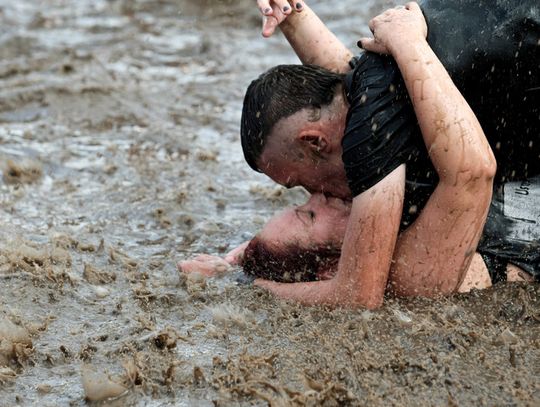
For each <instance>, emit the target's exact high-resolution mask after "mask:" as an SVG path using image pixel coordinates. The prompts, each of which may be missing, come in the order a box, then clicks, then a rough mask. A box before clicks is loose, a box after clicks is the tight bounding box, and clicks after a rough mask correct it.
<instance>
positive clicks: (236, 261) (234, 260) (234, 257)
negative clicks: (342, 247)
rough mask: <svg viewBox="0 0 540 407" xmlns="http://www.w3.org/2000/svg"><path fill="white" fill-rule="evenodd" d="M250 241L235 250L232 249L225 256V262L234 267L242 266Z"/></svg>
mask: <svg viewBox="0 0 540 407" xmlns="http://www.w3.org/2000/svg"><path fill="white" fill-rule="evenodd" d="M249 242H250V240H248V241H247V242H244V243H242V244H241V245H240V246H238V247H237V248H235V249H232V250H231V251H230V252H229V253H227V254H226V255H225V261H226V262H227V263H229V264H230V265H232V266H240V265H242V259H243V258H244V251H245V250H246V247H248V245H249Z"/></svg>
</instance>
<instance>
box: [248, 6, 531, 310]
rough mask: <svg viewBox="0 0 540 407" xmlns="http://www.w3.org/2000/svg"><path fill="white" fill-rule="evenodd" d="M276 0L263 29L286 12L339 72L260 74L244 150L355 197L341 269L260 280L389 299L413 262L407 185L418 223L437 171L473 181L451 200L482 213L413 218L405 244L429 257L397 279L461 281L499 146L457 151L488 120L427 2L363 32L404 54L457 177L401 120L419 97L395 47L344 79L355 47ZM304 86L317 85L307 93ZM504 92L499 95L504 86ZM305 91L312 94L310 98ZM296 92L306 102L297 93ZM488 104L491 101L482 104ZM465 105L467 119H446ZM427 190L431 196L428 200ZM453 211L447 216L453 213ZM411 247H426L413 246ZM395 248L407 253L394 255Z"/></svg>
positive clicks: (324, 294) (311, 298)
mask: <svg viewBox="0 0 540 407" xmlns="http://www.w3.org/2000/svg"><path fill="white" fill-rule="evenodd" d="M469 3H471V2H469ZM267 4H268V3H265V1H264V0H261V1H259V5H260V6H261V9H262V10H263V12H264V13H265V14H266V16H267V21H266V24H265V27H264V28H263V34H264V35H269V34H271V31H272V29H273V28H275V26H276V25H277V24H278V23H280V22H282V25H281V28H282V31H283V32H284V34H285V35H286V37H287V39H288V40H289V42H290V43H291V45H292V46H293V48H294V49H295V51H296V52H297V54H298V55H299V57H300V59H301V60H302V62H304V63H315V64H317V65H320V66H323V67H326V68H330V69H332V70H333V71H334V72H329V71H326V70H318V69H317V68H313V67H306V68H299V69H293V70H289V69H284V68H279V67H278V68H276V69H275V70H273V71H271V72H270V73H269V74H267V75H266V77H265V76H263V77H262V78H260V79H259V81H258V82H255V83H254V84H252V85H251V86H250V88H249V89H248V92H247V94H246V100H245V102H244V112H243V120H242V141H243V148H244V153H245V155H246V159H247V161H248V163H250V165H251V166H252V167H253V168H255V169H256V170H259V171H262V172H264V173H266V174H267V175H269V176H270V177H271V178H272V179H274V180H275V181H277V182H279V183H281V184H283V185H286V186H295V185H302V186H304V187H305V188H306V189H308V190H309V191H312V192H316V191H319V192H323V193H326V194H329V195H335V196H338V197H348V196H350V195H351V192H352V194H353V196H354V199H353V204H352V210H351V217H350V219H349V224H348V227H347V231H346V234H345V239H344V245H343V247H342V255H341V258H340V262H339V266H338V273H337V275H336V277H335V278H334V279H332V280H329V282H315V283H305V284H286V285H283V284H277V283H271V282H259V283H258V284H259V285H261V286H263V287H266V288H268V289H270V290H271V291H272V292H274V293H276V294H277V295H279V296H281V297H284V298H290V299H295V300H298V301H301V302H303V303H307V304H313V303H326V304H349V305H353V306H358V305H359V306H365V307H368V308H374V307H377V306H379V305H380V304H381V303H382V298H383V294H384V289H385V287H386V282H387V280H388V275H389V273H390V270H391V269H392V272H393V273H395V272H396V270H399V269H400V268H407V264H408V261H407V258H406V256H405V258H404V256H400V253H399V252H398V253H394V250H395V247H396V239H397V233H398V229H399V225H400V219H402V208H403V202H404V200H405V199H406V196H405V185H407V187H408V189H411V191H412V192H414V193H413V194H412V195H413V196H415V198H414V199H413V200H411V199H410V196H411V191H409V194H408V197H407V199H406V202H405V204H406V206H405V212H404V215H405V216H404V217H403V219H404V222H403V224H402V226H408V224H410V223H411V222H414V220H415V218H416V217H417V216H418V210H419V209H421V207H422V205H423V203H424V202H425V200H426V199H427V197H428V196H429V194H430V193H431V191H433V188H434V185H436V183H437V182H439V183H448V184H449V185H451V184H453V185H454V186H459V187H460V191H462V190H463V188H462V187H463V186H464V185H468V186H469V187H470V189H469V191H470V192H469V193H463V192H460V194H461V195H460V196H454V197H452V196H448V199H459V200H461V201H462V203H463V206H462V208H461V210H462V211H463V213H464V212H469V213H470V211H473V212H474V213H475V214H476V215H477V216H476V219H478V222H477V223H476V224H474V225H470V224H464V223H460V220H462V219H463V217H462V216H460V213H459V212H460V211H456V212H455V213H453V214H452V215H451V216H454V217H455V224H454V227H453V228H452V229H451V230H449V229H448V228H445V229H437V218H436V217H434V218H433V221H432V222H423V224H426V223H427V224H431V225H432V226H431V227H430V228H426V227H422V228H419V227H417V226H416V224H415V223H412V225H411V226H409V228H408V229H407V230H406V231H405V232H404V233H403V234H402V238H401V239H402V241H401V244H400V245H399V251H401V250H406V252H407V253H414V258H415V259H416V260H418V258H423V259H425V261H424V262H422V261H420V262H419V263H422V264H423V266H422V267H417V268H415V269H414V270H412V271H411V272H410V273H408V278H407V280H406V281H398V282H397V284H400V285H403V286H406V285H407V284H411V285H414V286H417V287H424V289H425V290H426V291H428V290H433V288H434V287H436V289H437V290H438V291H439V292H440V293H441V294H445V293H449V292H452V291H454V290H455V289H456V287H457V286H458V285H459V283H460V281H461V278H462V277H463V272H464V270H466V268H467V267H468V265H469V262H470V259H471V254H472V253H474V249H475V247H476V245H477V243H478V239H479V237H480V233H481V230H482V225H483V221H484V219H485V214H486V207H487V205H488V204H489V199H490V195H489V194H485V193H484V194H482V195H481V196H476V193H475V191H477V190H481V191H485V190H486V189H485V184H486V183H490V182H491V180H492V177H493V175H494V166H493V164H492V162H491V154H490V153H489V148H487V149H486V146H483V145H482V144H481V143H480V144H479V145H478V146H477V148H480V149H485V154H484V156H485V157H486V159H485V160H479V162H474V163H471V162H468V160H467V155H463V154H461V153H459V151H455V150H456V146H457V147H459V143H460V138H462V137H469V136H470V134H472V133H473V132H478V131H482V130H481V128H480V125H479V124H478V122H477V121H476V118H475V116H474V114H473V113H472V111H471V110H470V108H469V107H468V105H467V103H466V102H465V101H464V100H463V98H462V96H461V94H459V92H458V91H457V89H456V88H455V86H454V85H453V83H452V81H451V80H450V78H449V76H448V74H447V72H446V71H445V69H444V67H443V66H442V65H441V63H440V61H439V60H438V59H437V57H436V56H435V54H434V53H433V51H432V49H431V48H430V47H429V45H428V43H427V42H426V34H427V33H426V31H427V30H426V25H425V21H424V18H423V16H422V12H421V10H420V9H419V7H418V6H417V5H416V4H415V3H409V4H408V5H407V6H406V8H402V9H394V10H391V11H389V12H386V13H385V14H383V15H381V16H379V17H377V18H375V19H373V20H372V21H371V22H370V28H371V29H372V31H373V32H374V39H364V40H362V45H363V47H364V48H365V49H367V50H373V51H378V52H381V51H382V52H384V53H390V54H391V55H392V56H393V57H394V59H395V61H396V62H397V65H398V66H399V69H400V71H401V74H402V75H403V78H404V80H405V85H406V87H407V90H408V92H409V94H410V95H411V99H412V106H413V107H414V112H415V113H416V116H417V118H418V122H419V125H420V128H421V129H422V132H424V131H426V132H427V133H430V134H431V135H432V137H434V138H435V140H434V143H433V144H434V145H436V146H438V148H437V149H432V151H430V153H431V159H432V161H433V162H434V163H435V165H436V161H437V157H436V154H445V153H448V154H455V157H456V163H455V165H456V167H457V168H462V169H463V172H462V174H463V176H462V177H457V178H456V177H454V178H453V179H448V178H446V177H445V176H444V175H442V176H441V175H440V174H439V179H438V180H437V179H436V177H435V175H434V172H431V173H429V172H428V173H426V171H425V169H426V168H427V169H429V168H430V167H429V159H428V157H427V153H426V152H425V151H422V149H421V148H419V147H418V144H416V145H415V143H417V141H418V138H415V137H414V133H415V132H417V129H415V128H414V125H411V123H409V122H407V120H403V118H406V117H410V116H411V111H410V108H411V107H410V104H409V102H408V101H407V100H406V98H405V97H404V96H403V95H404V89H403V84H402V82H401V81H400V79H399V77H398V75H397V73H398V72H397V68H396V66H395V64H394V62H393V61H392V60H391V59H390V58H387V57H386V58H385V57H377V58H376V57H373V56H369V55H368V56H364V57H360V58H358V59H357V60H356V61H353V65H354V71H353V72H352V74H349V75H348V76H346V77H345V79H343V77H342V75H340V74H339V72H346V71H347V70H348V69H349V64H348V61H349V60H350V57H351V53H350V52H349V51H348V50H347V49H346V48H345V47H344V46H343V45H342V44H341V43H340V42H339V41H338V40H337V39H336V38H335V37H334V36H333V34H331V33H330V32H329V31H328V30H327V29H326V27H325V26H324V24H322V22H321V21H320V20H319V19H318V18H317V17H316V16H315V14H314V13H313V12H312V11H311V10H310V9H309V8H308V7H307V6H303V7H301V8H302V11H301V12H298V13H294V14H292V15H290V16H289V17H288V18H287V19H286V20H285V21H284V22H283V20H284V17H285V14H284V13H290V8H289V9H287V10H285V9H284V8H283V7H281V6H280V8H278V7H277V6H278V5H279V4H278V2H276V3H275V4H272V5H271V7H272V12H271V13H270V12H268V10H267V9H268V7H265V6H266V5H267ZM269 6H270V5H269ZM297 9H298V8H297ZM270 14H272V16H270ZM428 19H429V17H428ZM432 21H435V23H434V24H435V26H436V23H437V19H436V18H435V17H433V20H432ZM433 32H434V33H437V30H434V31H433ZM439 32H441V30H439ZM431 34H432V33H430V35H431ZM525 40H527V41H529V40H530V39H528V38H525ZM507 51H508V50H507ZM509 51H513V50H509ZM448 55H449V56H450V57H451V56H452V55H454V54H452V53H449V54H448ZM536 55H537V54H536ZM447 59H449V58H447ZM447 62H448V61H447ZM450 62H451V61H450ZM454 62H455V61H454ZM450 65H451V64H450ZM459 66H460V64H459V63H454V65H453V66H452V67H454V68H455V71H456V72H457V71H459ZM336 72H337V73H336ZM295 75H297V76H298V77H294V76H295ZM533 80H534V78H533ZM289 82H290V83H289ZM525 82H526V81H525ZM283 88H288V90H289V91H290V92H289V93H288V96H289V97H288V96H287V94H286V93H281V92H282V89H283ZM359 89H360V91H359ZM306 90H309V92H311V93H310V94H309V95H308V94H306ZM265 92H267V93H271V94H273V95H272V96H273V98H271V99H269V100H264V98H262V99H261V98H260V97H259V99H261V100H257V96H260V95H264V94H265ZM472 93H474V92H472ZM487 93H489V92H487ZM494 93H495V94H496V95H495V96H496V97H500V94H499V93H500V92H499V93H497V92H494ZM276 94H277V96H276ZM253 95H255V96H253ZM291 95H294V97H292V98H291V97H290V96H291ZM405 96H406V95H405ZM488 96H490V95H488ZM306 98H307V99H311V100H309V103H306ZM494 100H498V99H496V98H495V99H494ZM273 101H278V102H279V103H277V102H273ZM296 101H300V103H302V102H303V103H304V105H301V104H300V105H298V104H295V103H296ZM478 105H479V106H480V107H482V104H481V103H478ZM492 106H493V104H492ZM480 110H481V109H480ZM456 112H459V114H457V115H456V117H460V120H459V121H454V122H452V120H448V118H449V117H451V114H453V113H456ZM527 119H528V116H527ZM413 124H414V123H413ZM497 125H499V126H500V125H501V124H500V123H498V124H497ZM396 135H399V137H397V136H396ZM489 137H490V136H489V135H488V138H489ZM428 144H432V143H428ZM441 146H442V149H441V148H440V147H441ZM475 153H478V151H475ZM342 156H343V158H342ZM342 160H343V161H342ZM415 161H416V162H415ZM405 163H406V164H407V174H406V170H405ZM424 163H425V164H424ZM344 164H345V166H344ZM506 164H507V163H506V162H504V163H503V171H502V172H503V173H504V174H506V173H507V170H508V168H507V165H506ZM460 166H461V167H460ZM529 169H530V168H529V167H525V168H522V169H521V170H523V171H525V172H527V171H528V170H529ZM422 170H424V173H423V174H422V173H421V172H422ZM513 171H514V172H515V170H513ZM458 173H459V171H458ZM514 175H515V174H514ZM347 181H348V183H347ZM406 181H407V184H405V182H406ZM351 190H352V191H351ZM456 190H457V189H456ZM418 195H422V196H421V197H420V199H419V198H418ZM443 213H444V211H441V216H447V215H443ZM420 216H422V215H420ZM407 218H410V219H407ZM411 246H413V247H414V248H417V250H416V251H414V250H412V251H411V250H410V247H411ZM433 247H437V248H438V252H437V253H436V254H433V253H432V252H431V251H430V250H431V248H433ZM403 248H405V249H403ZM393 256H394V257H395V258H399V259H400V261H399V262H398V263H394V264H392V263H391V259H392V257H393ZM398 274H400V273H398ZM401 274H403V273H401ZM419 294H421V292H420V293H419Z"/></svg>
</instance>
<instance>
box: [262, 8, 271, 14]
mask: <svg viewBox="0 0 540 407" xmlns="http://www.w3.org/2000/svg"><path fill="white" fill-rule="evenodd" d="M271 11H272V9H271V8H270V7H267V8H265V9H264V14H268V13H270V12H271Z"/></svg>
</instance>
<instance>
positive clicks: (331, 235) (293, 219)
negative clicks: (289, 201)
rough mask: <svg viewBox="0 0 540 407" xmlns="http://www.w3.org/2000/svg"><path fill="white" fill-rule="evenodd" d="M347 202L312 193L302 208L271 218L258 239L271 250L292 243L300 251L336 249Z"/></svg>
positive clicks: (348, 209)
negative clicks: (318, 248) (270, 247)
mask: <svg viewBox="0 0 540 407" xmlns="http://www.w3.org/2000/svg"><path fill="white" fill-rule="evenodd" d="M350 210H351V208H350V203H348V202H345V201H342V200H341V199H338V198H327V197H325V196H324V195H323V194H313V195H311V198H310V199H309V200H308V201H307V202H306V203H305V204H304V205H302V206H298V207H294V208H289V209H286V210H284V211H283V212H280V213H279V214H277V215H275V216H274V217H273V218H272V219H270V220H269V221H268V223H267V224H266V225H265V226H264V228H263V229H262V231H261V232H260V233H259V235H258V238H259V239H261V240H263V241H264V242H265V243H266V244H268V245H270V246H272V247H273V248H275V249H279V248H281V247H285V246H287V245H290V244H295V245H297V246H299V247H301V248H306V249H310V248H314V247H322V246H331V247H336V248H340V247H341V244H342V243H343V236H344V235H345V228H346V227H347V220H348V218H349V213H350Z"/></svg>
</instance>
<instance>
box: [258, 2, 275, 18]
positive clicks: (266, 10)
mask: <svg viewBox="0 0 540 407" xmlns="http://www.w3.org/2000/svg"><path fill="white" fill-rule="evenodd" d="M257 6H258V7H259V10H261V13H262V15H263V16H270V15H272V13H273V10H272V7H271V6H270V1H269V0H257Z"/></svg>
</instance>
